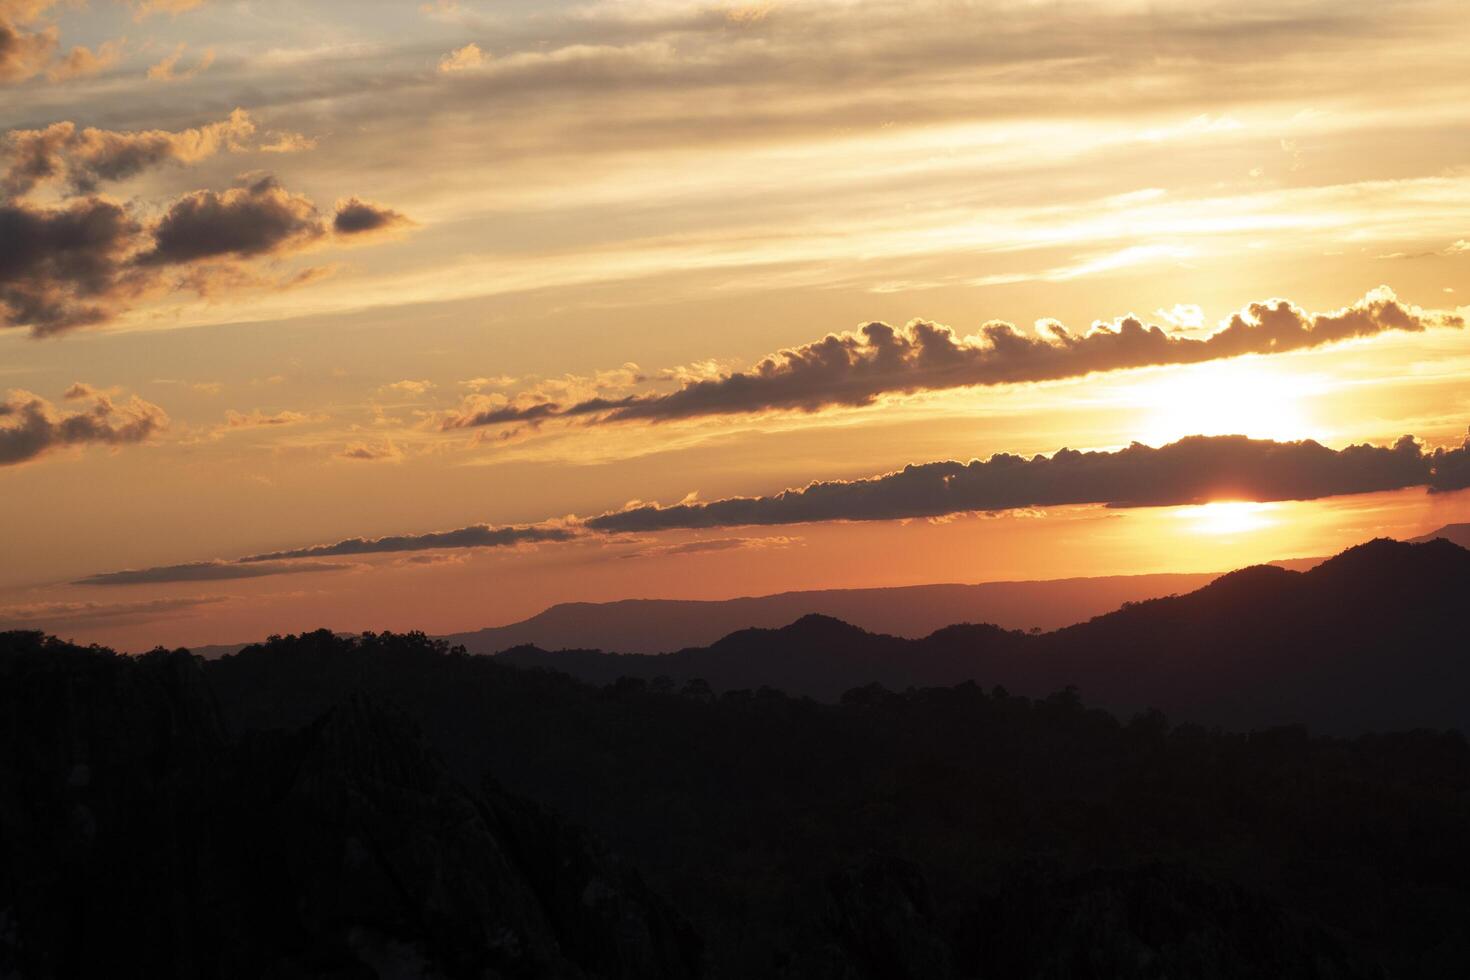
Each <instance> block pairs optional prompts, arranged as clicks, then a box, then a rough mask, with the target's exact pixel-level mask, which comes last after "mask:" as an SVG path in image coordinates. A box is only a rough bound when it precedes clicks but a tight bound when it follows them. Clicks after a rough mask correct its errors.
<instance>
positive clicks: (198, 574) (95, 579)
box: [72, 561, 356, 585]
mask: <svg viewBox="0 0 1470 980" xmlns="http://www.w3.org/2000/svg"><path fill="white" fill-rule="evenodd" d="M354 567H356V566H353V565H347V564H342V563H340V562H252V563H250V564H241V563H239V562H230V561H196V562H189V563H187V564H184V565H160V566H157V567H155V568H139V569H126V570H124V571H121V572H103V573H101V574H98V575H88V576H87V577H86V578H82V579H77V580H76V581H75V582H73V583H72V584H73V585H156V584H158V583H160V582H221V581H226V580H229V579H241V578H264V577H265V576H267V575H300V574H305V573H307V572H340V571H345V570H347V569H349V568H354Z"/></svg>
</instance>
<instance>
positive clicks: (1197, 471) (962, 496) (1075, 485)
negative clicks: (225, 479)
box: [77, 435, 1470, 585]
mask: <svg viewBox="0 0 1470 980" xmlns="http://www.w3.org/2000/svg"><path fill="white" fill-rule="evenodd" d="M1417 486H1422V487H1426V488H1427V489H1428V490H1429V491H1430V492H1431V493H1435V492H1443V491H1451V490H1460V489H1464V488H1466V487H1470V438H1467V439H1466V440H1465V442H1464V444H1463V445H1461V446H1459V447H1457V448H1453V449H1445V448H1438V449H1434V450H1432V451H1426V450H1425V448H1424V447H1423V446H1422V445H1421V444H1420V443H1419V442H1418V441H1417V440H1415V439H1414V437H1412V436H1407V435H1406V436H1403V437H1401V438H1400V439H1399V440H1398V441H1396V442H1395V443H1393V444H1392V445H1389V446H1373V445H1367V444H1364V445H1355V446H1347V447H1346V448H1343V449H1331V448H1329V447H1327V446H1323V445H1321V444H1320V443H1317V442H1314V441H1312V440H1310V439H1308V440H1304V441H1301V442H1274V441H1271V440H1268V439H1248V438H1246V437H1245V436H1190V437H1188V438H1185V439H1181V440H1179V441H1178V442H1173V443H1169V444H1168V445H1164V446H1160V447H1158V448H1153V447H1150V446H1145V445H1142V444H1141V443H1134V444H1133V445H1131V446H1128V447H1126V448H1124V449H1120V450H1117V451H1114V452H1078V451H1076V450H1072V449H1061V450H1058V451H1057V452H1056V453H1054V454H1052V455H1051V456H1043V455H1037V456H1033V457H1031V458H1029V459H1027V458H1025V457H1021V456H1015V455H1012V454H1009V453H999V454H997V455H995V456H992V457H990V459H988V460H978V459H976V460H971V461H970V462H968V463H961V462H957V461H945V462H934V463H920V464H914V465H910V466H906V467H904V468H903V469H902V470H899V471H898V472H895V473H886V474H883V475H881V476H875V477H872V478H869V479H863V480H851V481H842V480H833V481H827V482H816V483H811V484H808V485H807V486H806V487H803V488H800V489H794V490H786V491H783V492H781V493H778V494H775V495H773V496H765V497H732V498H727V499H724V500H716V501H710V502H708V503H699V502H691V503H680V504H676V505H674V506H670V507H660V506H658V505H641V506H635V507H630V508H628V509H625V510H621V511H614V512H609V513H605V514H601V515H599V516H597V517H593V518H590V519H586V520H579V519H576V518H569V519H566V520H564V521H557V522H547V523H542V524H532V525H519V526H516V525H502V526H494V525H488V524H476V525H472V526H470V527H463V528H459V529H457V530H452V531H438V532H432V533H428V534H410V535H394V536H390V537H381V538H347V539H345V540H342V541H337V542H335V543H332V544H320V545H312V546H310V547H304V548H293V549H289V550H285V551H273V552H270V553H268V554H260V555H250V556H247V557H245V558H238V559H235V560H233V561H228V562H226V561H213V562H196V563H192V564H188V565H174V566H163V567H159V568H149V569H142V570H129V571H123V572H110V573H103V574H100V575H94V576H91V577H89V578H87V579H82V580H81V581H80V582H79V583H77V584H85V585H111V584H119V585H120V584H136V583H143V582H168V581H199V580H204V579H211V578H222V579H223V578H236V577H241V578H244V577H253V575H254V574H260V575H275V574H285V573H289V572H292V571H297V570H300V571H318V570H327V569H332V568H345V567H349V566H345V565H343V566H339V565H331V564H327V563H313V564H307V565H294V564H292V562H293V561H295V560H297V559H316V558H330V557H343V556H353V555H368V554H382V553H397V552H419V551H434V550H441V549H457V548H497V547H511V546H515V545H521V544H541V543H556V542H564V541H571V540H574V539H583V538H586V537H587V536H588V533H589V532H591V533H593V534H605V535H619V534H629V533H634V534H637V533H653V532H659V531H673V530H700V529H711V528H732V527H751V526H762V525H765V526H769V525H784V524H808V523H820V522H825V521H888V520H903V519H909V518H939V517H946V516H949V515H957V514H966V513H973V512H985V511H1005V510H1017V509H1022V508H1041V507H1053V506H1067V505H1079V504H1094V505H1096V504H1100V505H1105V506H1108V507H1161V506H1177V505H1183V504H1200V503H1207V502H1210V501H1215V500H1255V501H1273V500H1315V499H1319V498H1323V497H1335V496H1346V495H1349V494H1358V493H1372V492H1376V491H1382V490H1400V489H1405V488H1408V487H1417ZM800 540H801V539H800V538H791V537H771V538H751V537H728V538H715V539H706V540H700V541H691V542H683V543H677V544H673V545H666V546H655V547H650V548H644V549H642V550H640V551H638V552H635V553H633V554H629V555H625V556H623V557H627V558H651V557H660V556H665V557H666V556H676V555H689V554H699V553H706V552H713V551H730V550H736V549H747V548H772V547H786V546H789V545H792V544H795V543H797V542H799V541H800ZM624 541H626V539H624ZM252 567H256V568H262V569H265V570H263V571H260V572H257V573H251V572H248V571H245V572H240V571H239V570H240V569H249V568H252Z"/></svg>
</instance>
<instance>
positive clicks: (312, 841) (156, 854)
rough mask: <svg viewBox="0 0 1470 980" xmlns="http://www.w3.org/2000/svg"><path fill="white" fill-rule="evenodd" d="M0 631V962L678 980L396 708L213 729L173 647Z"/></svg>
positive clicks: (676, 935)
mask: <svg viewBox="0 0 1470 980" xmlns="http://www.w3.org/2000/svg"><path fill="white" fill-rule="evenodd" d="M5 639H6V642H5V643H3V644H0V787H3V790H4V791H3V793H0V975H4V976H25V977H68V976H118V975H138V976H188V977H234V976H238V977H257V976H284V977H290V976H303V977H305V976H313V977H317V976H343V977H347V976H384V977H398V976H424V977H432V976H444V977H458V976H465V977H569V978H581V977H588V978H591V977H607V978H623V977H627V978H633V977H668V978H683V977H688V976H692V975H694V971H695V964H696V963H697V960H698V944H697V941H696V940H695V938H694V936H693V934H692V933H691V932H690V930H689V929H688V927H687V926H686V925H684V924H683V922H682V920H680V919H679V918H678V917H677V916H676V915H675V914H674V913H672V911H670V910H669V909H668V908H667V907H665V906H664V905H663V904H662V903H661V902H660V901H659V900H658V899H657V898H656V897H655V896H653V895H652V894H651V893H650V892H649V891H648V890H647V889H646V888H645V887H644V886H643V885H642V883H641V881H640V880H639V879H638V878H637V876H636V875H634V874H632V873H631V872H629V871H627V870H625V869H623V868H622V867H620V866H619V865H618V864H617V863H616V862H614V861H613V860H611V859H610V858H609V857H607V856H606V855H605V854H603V853H602V852H601V851H600V850H599V849H598V848H597V847H596V846H595V844H594V843H593V842H592V841H591V839H590V838H588V837H587V836H586V835H584V834H581V833H580V832H577V831H575V830H572V829H570V828H567V827H565V826H563V825H562V824H561V823H560V822H559V821H557V820H556V819H555V818H553V817H552V816H551V815H549V814H547V813H546V812H544V811H542V810H540V809H539V808H536V807H535V806H533V805H531V804H528V803H526V802H524V801H521V800H518V799H515V798H513V797H511V796H509V795H507V794H506V793H504V792H503V791H501V790H499V789H498V788H497V787H495V786H494V785H487V786H485V787H483V788H481V789H480V790H478V791H472V790H470V789H468V788H466V787H464V786H463V785H461V784H459V783H457V782H456V781H455V780H453V779H452V778H450V776H449V775H448V774H447V772H446V770H445V768H444V766H443V765H442V764H441V763H440V761H439V760H438V758H437V757H436V756H435V754H434V753H433V752H432V751H431V750H430V749H429V748H428V747H427V746H426V744H425V743H424V742H423V740H422V739H421V738H420V737H419V735H418V733H417V732H416V730H415V729H414V727H413V725H412V724H411V723H410V722H409V721H408V720H407V719H406V718H405V717H403V716H401V715H398V714H396V713H394V712H392V711H388V710H385V709H383V708H380V707H378V706H375V705H374V704H372V703H370V702H369V701H367V700H365V699H363V698H360V697H353V698H349V699H348V700H346V701H345V702H343V703H341V704H339V705H338V706H336V707H335V708H333V709H332V710H330V711H328V712H327V713H326V714H325V715H324V716H322V717H321V718H319V719H318V720H317V721H316V722H315V723H313V724H312V725H310V726H308V727H307V728H306V729H304V730H302V731H299V732H296V733H294V734H285V735H283V734H274V735H261V736H253V737H251V738H249V739H246V740H244V741H241V742H233V741H231V740H230V739H228V738H227V737H226V735H225V733H224V731H223V728H222V726H221V724H220V722H219V716H218V713H217V711H216V710H215V707H214V703H213V699H212V698H211V697H210V694H209V691H208V689H207V687H206V685H205V684H204V678H203V675H202V673H201V672H200V670H199V668H198V666H197V663H196V662H195V661H194V660H193V658H191V657H189V656H188V655H187V654H183V653H176V654H151V655H149V656H147V657H143V658H139V659H136V660H133V659H128V658H123V657H117V656H114V655H112V654H109V653H105V652H101V651H80V650H75V649H69V648H64V647H62V646H61V645H57V644H50V643H47V642H45V641H43V640H42V639H41V638H40V637H39V636H38V635H34V634H19V635H18V634H11V635H9V636H7V637H6V638H5Z"/></svg>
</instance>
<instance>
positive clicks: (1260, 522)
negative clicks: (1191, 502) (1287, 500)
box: [1179, 500, 1276, 536]
mask: <svg viewBox="0 0 1470 980" xmlns="http://www.w3.org/2000/svg"><path fill="white" fill-rule="evenodd" d="M1275 507H1276V505H1275V504H1270V503H1256V502H1255V501H1253V500H1216V501H1212V502H1210V503H1208V504H1201V505H1200V506H1198V507H1188V508H1185V509H1184V510H1182V511H1180V514H1179V516H1180V517H1182V518H1184V519H1185V520H1186V521H1188V522H1189V529H1190V530H1191V531H1193V532H1194V533H1195V534H1209V535H1216V536H1225V535H1234V534H1246V533H1249V532H1251V531H1259V530H1262V529H1263V528H1268V527H1271V526H1272V525H1273V524H1275V523H1276V520H1275V519H1274V518H1273V517H1272V516H1271V511H1272V510H1274V509H1275Z"/></svg>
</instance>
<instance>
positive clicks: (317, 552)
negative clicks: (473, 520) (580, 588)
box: [240, 524, 577, 562]
mask: <svg viewBox="0 0 1470 980" xmlns="http://www.w3.org/2000/svg"><path fill="white" fill-rule="evenodd" d="M576 536H577V532H576V530H575V529H574V528H569V527H558V526H548V525H531V526H522V527H514V526H506V527H492V526H491V525H488V524H475V525H473V526H471V527H462V528H459V529H458V530H454V531H437V532H434V533H431V534H409V535H395V536H393V537H387V538H348V539H347V540H345V541H338V542H337V543H335V544H319V545H314V546H312V547H310V548H296V549H293V550H291V551H274V552H271V553H270V554H267V555H251V556H250V557H248V558H241V559H240V561H242V562H261V561H277V560H281V559H287V558H318V557H328V556H332V555H368V554H377V553H382V552H396V551H428V550H430V549H433V548H503V547H506V546H509V545H516V544H537V543H540V542H544V541H569V540H571V539H572V538H574V537H576Z"/></svg>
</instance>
